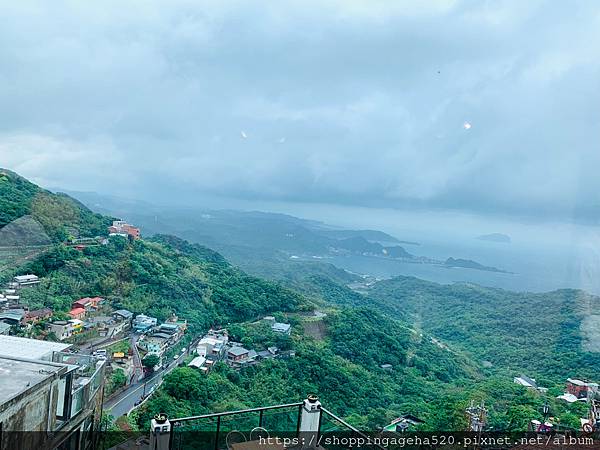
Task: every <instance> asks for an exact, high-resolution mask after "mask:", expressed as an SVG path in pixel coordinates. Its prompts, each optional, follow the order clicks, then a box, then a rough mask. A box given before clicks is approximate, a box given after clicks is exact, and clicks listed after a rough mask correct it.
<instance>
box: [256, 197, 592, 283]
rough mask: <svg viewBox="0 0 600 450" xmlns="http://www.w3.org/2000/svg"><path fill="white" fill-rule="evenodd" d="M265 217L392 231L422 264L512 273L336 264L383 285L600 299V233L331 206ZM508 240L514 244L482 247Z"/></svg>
mask: <svg viewBox="0 0 600 450" xmlns="http://www.w3.org/2000/svg"><path fill="white" fill-rule="evenodd" d="M263 209H268V210H272V211H278V212H284V213H289V214H292V215H296V216H299V217H303V218H307V219H314V220H320V221H323V222H325V223H327V224H329V225H337V226H342V227H345V228H353V229H374V230H381V231H385V232H387V233H389V234H391V235H392V236H394V237H396V238H398V239H400V240H403V241H415V242H418V243H419V244H420V245H410V244H401V245H402V246H403V247H404V248H405V249H406V250H407V251H409V252H410V253H412V254H415V255H419V256H428V257H431V258H435V259H439V260H445V259H446V258H448V257H454V258H464V259H472V260H474V261H477V262H479V263H481V264H484V265H487V266H493V267H497V268H499V269H503V270H506V271H509V272H514V273H511V274H506V273H495V272H486V271H481V270H471V269H461V268H454V269H448V268H444V267H438V266H434V265H429V264H414V263H407V262H401V261H394V260H387V259H383V258H374V257H372V258H369V257H358V256H350V257H336V258H333V259H331V260H329V261H330V262H332V263H334V264H335V265H337V266H339V267H343V268H345V269H348V270H351V271H353V272H358V273H361V274H369V275H374V276H378V277H391V276H396V275H412V276H416V277H419V278H423V279H426V280H431V281H436V282H440V283H453V282H457V281H462V282H473V283H477V284H481V285H483V286H492V287H499V288H503V289H509V290H515V291H534V292H544V291H550V290H554V289H561V288H567V287H570V288H581V289H584V290H586V291H588V292H591V293H595V294H600V273H599V268H600V250H599V249H600V245H599V244H600V231H599V230H598V227H595V226H590V225H581V224H574V223H567V222H542V221H530V220H525V219H524V220H522V221H518V220H516V219H513V218H503V217H491V216H483V215H474V214H466V213H457V212H448V211H407V210H394V209H372V208H356V207H343V206H332V205H319V206H315V204H311V205H302V204H275V205H274V204H269V205H268V207H266V205H265V206H263ZM490 233H503V234H506V235H508V236H510V238H511V242H510V243H502V242H490V241H485V240H481V239H478V237H479V236H481V235H485V234H490Z"/></svg>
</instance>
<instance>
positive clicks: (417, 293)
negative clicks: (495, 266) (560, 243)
mask: <svg viewBox="0 0 600 450" xmlns="http://www.w3.org/2000/svg"><path fill="white" fill-rule="evenodd" d="M368 297H369V303H370V304H372V305H376V306H377V307H378V308H379V309H380V310H385V311H387V312H388V313H391V314H393V315H394V316H395V317H398V318H403V319H404V320H406V321H407V322H408V323H413V324H414V326H415V327H418V328H420V329H422V330H423V332H426V333H431V334H433V335H434V336H436V337H437V338H439V339H441V340H443V341H444V342H447V343H450V344H452V345H453V346H455V347H456V348H461V349H463V350H466V351H468V352H469V353H470V354H471V355H472V356H473V357H474V358H476V359H477V360H479V361H482V360H485V361H489V362H490V363H491V364H493V367H494V368H495V369H496V370H498V371H503V372H507V373H508V374H511V373H512V374H513V375H519V374H520V373H522V372H526V373H527V374H529V375H530V376H532V377H536V378H539V379H540V381H542V382H545V383H548V384H560V385H562V384H563V383H564V382H565V380H566V378H567V377H575V378H589V379H595V378H596V377H597V374H598V373H599V372H600V353H598V352H590V351H586V349H585V345H584V344H585V342H584V339H585V336H584V335H583V333H582V323H583V321H584V319H585V318H586V316H587V315H589V314H595V312H596V311H598V307H599V306H600V297H597V296H593V295H589V294H587V293H585V292H583V291H580V290H574V289H561V290H557V291H553V292H546V293H540V294H537V293H531V292H521V293H520V292H511V291H506V290H503V289H493V288H485V287H482V286H477V285H472V284H454V285H450V286H447V285H440V284H437V283H432V282H428V281H424V280H420V279H417V278H412V277H396V278H394V279H392V280H386V281H382V282H379V283H376V284H375V285H374V286H373V288H372V289H371V290H370V291H369V296H368ZM544 380H545V381H544ZM542 385H544V384H542Z"/></svg>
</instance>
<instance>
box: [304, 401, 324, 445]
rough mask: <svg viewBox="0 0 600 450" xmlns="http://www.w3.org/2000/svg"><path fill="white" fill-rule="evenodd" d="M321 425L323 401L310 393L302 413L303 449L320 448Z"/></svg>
mask: <svg viewBox="0 0 600 450" xmlns="http://www.w3.org/2000/svg"><path fill="white" fill-rule="evenodd" d="M320 426H321V402H320V401H319V397H317V396H316V395H313V394H311V395H309V396H308V397H307V398H306V399H305V400H304V402H303V404H302V407H301V414H300V443H301V445H302V449H303V450H310V449H316V448H318V441H319V429H320Z"/></svg>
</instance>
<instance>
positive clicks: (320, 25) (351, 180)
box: [0, 0, 600, 216]
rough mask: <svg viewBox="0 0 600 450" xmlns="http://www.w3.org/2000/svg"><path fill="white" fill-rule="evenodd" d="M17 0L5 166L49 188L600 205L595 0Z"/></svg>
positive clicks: (6, 94) (9, 44) (480, 207)
mask: <svg viewBox="0 0 600 450" xmlns="http://www.w3.org/2000/svg"><path fill="white" fill-rule="evenodd" d="M5 9H6V11H5V12H4V13H3V15H2V18H0V30H1V31H0V35H1V36H2V39H1V40H0V82H1V83H0V104H2V105H3V107H2V108H1V109H0V166H8V167H10V168H13V169H15V170H17V171H20V172H22V173H23V174H24V175H26V176H29V177H32V178H33V179H35V180H37V181H40V182H42V183H44V184H46V185H51V186H63V187H65V188H70V189H74V190H98V191H102V192H109V193H121V192H123V191H127V192H128V194H129V195H132V193H135V194H136V195H137V196H140V197H148V198H150V197H152V198H155V197H156V196H163V197H165V198H167V197H176V198H180V199H183V200H188V199H194V198H196V194H197V193H202V194H204V195H211V194H215V195H220V196H231V197H238V198H249V199H258V200H269V199H274V200H290V201H304V202H315V201H326V202H331V203H339V204H360V205H375V206H403V205H413V206H426V207H447V208H459V209H466V210H472V211H485V212H507V213H523V212H526V213H531V214H544V215H557V216H570V215H572V214H573V213H574V210H576V211H577V212H578V213H585V214H588V215H593V214H596V213H597V208H598V205H600V202H599V200H598V194H597V193H598V192H600V181H599V180H600V177H597V176H596V173H595V172H596V170H597V167H600V152H599V150H600V149H599V148H598V136H599V133H598V132H599V131H600V114H599V113H600V98H599V97H600V95H599V92H600V90H599V88H600V86H599V84H600V82H599V81H598V80H600V73H599V65H600V64H599V63H600V56H599V55H598V52H597V51H596V49H595V43H596V42H599V41H600V31H599V30H600V13H599V10H598V8H597V5H596V3H595V2H594V1H592V0H590V1H578V2H569V4H561V3H559V2H554V1H552V0H546V1H530V2H522V1H516V0H515V1H500V2H480V1H468V0H464V1H458V0H457V1H443V2H421V1H410V2H384V1H357V0H352V1H341V0H340V1H330V2H322V1H316V0H315V1H303V2H296V1H289V2H241V1H239V2H234V1H232V2H191V1H174V2H169V3H168V4H166V3H159V2H156V3H154V2H132V3H131V4H130V5H123V4H122V2H102V4H96V5H92V4H78V3H72V2H64V3H61V2H58V3H56V2H53V3H52V4H49V3H47V2H29V3H25V4H22V3H21V2H17V3H14V4H11V5H9V6H8V7H6V8H5ZM465 121H469V122H470V123H472V124H473V127H472V128H471V129H470V130H465V129H463V127H462V124H463V122H465ZM242 130H243V131H244V132H245V133H246V135H247V138H243V137H242V136H241V131H242ZM282 138H285V139H284V142H280V141H281V139H282ZM166 193H168V194H166Z"/></svg>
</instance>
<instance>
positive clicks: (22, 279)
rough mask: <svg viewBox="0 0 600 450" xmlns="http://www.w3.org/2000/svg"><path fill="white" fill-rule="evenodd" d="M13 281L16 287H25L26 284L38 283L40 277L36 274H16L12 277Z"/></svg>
mask: <svg viewBox="0 0 600 450" xmlns="http://www.w3.org/2000/svg"><path fill="white" fill-rule="evenodd" d="M13 281H14V283H15V284H16V285H17V287H20V288H22V287H26V286H32V285H34V284H38V283H39V282H40V279H39V277H38V276H37V275H32V274H29V275H17V276H16V277H14V278H13Z"/></svg>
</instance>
